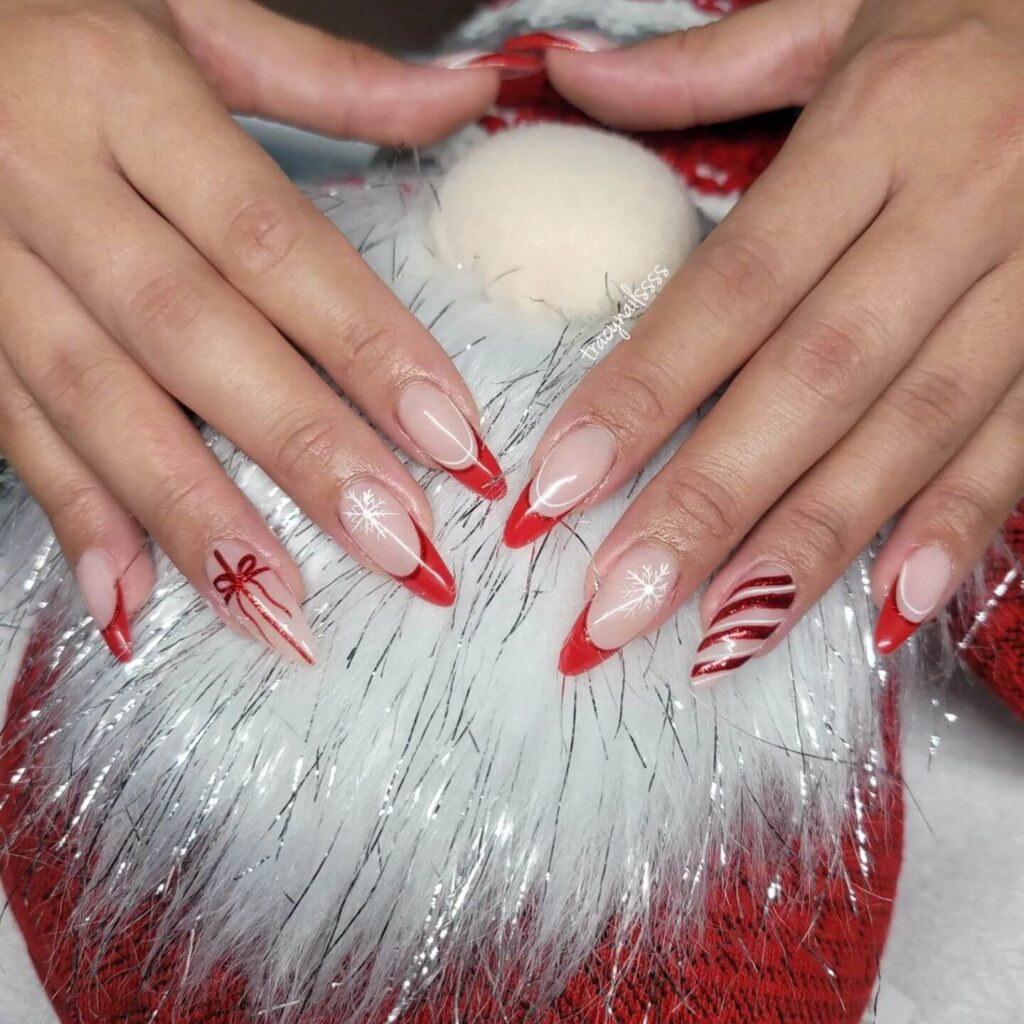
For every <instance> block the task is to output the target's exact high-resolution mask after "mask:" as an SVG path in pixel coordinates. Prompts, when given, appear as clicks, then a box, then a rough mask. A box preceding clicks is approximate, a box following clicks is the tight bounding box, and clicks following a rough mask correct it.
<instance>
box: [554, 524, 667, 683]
mask: <svg viewBox="0 0 1024 1024" xmlns="http://www.w3.org/2000/svg"><path fill="white" fill-rule="evenodd" d="M678 578H679V563H678V562H677V561H676V559H675V556H674V555H672V554H671V552H669V551H667V550H666V549H665V548H662V547H659V546H657V545H654V544H639V545H637V546H636V547H634V548H630V549H629V550H628V551H627V552H626V553H625V554H624V555H622V557H621V558H619V560H618V561H617V562H616V563H615V564H614V565H613V566H612V568H611V569H610V570H609V571H608V574H607V575H606V576H605V578H604V579H603V580H602V581H601V583H600V585H599V586H598V588H597V593H596V594H595V595H594V597H593V599H592V600H591V601H590V602H589V603H588V604H587V606H586V607H585V608H584V609H583V611H582V612H581V613H580V616H579V618H578V619H577V620H576V623H575V625H574V626H573V627H572V630H571V631H570V632H569V636H568V637H566V640H565V643H564V644H563V645H562V653H561V655H560V657H559V660H558V668H559V671H561V672H562V673H564V674H565V675H567V676H576V675H579V674H580V673H582V672H586V671H587V670H588V669H591V668H594V667H595V666H596V665H600V664H601V662H602V661H607V659H608V658H610V657H611V656H612V655H613V654H615V652H616V651H618V650H621V649H622V648H623V647H625V646H626V644H628V643H629V641H630V640H633V639H634V638H635V637H638V636H639V635H640V634H641V633H643V632H645V631H646V630H647V629H648V627H649V626H650V625H651V623H652V622H654V621H655V619H657V618H658V616H659V615H660V614H661V613H662V612H663V611H664V609H665V606H666V604H667V603H668V601H669V600H670V598H671V596H672V592H673V591H674V590H675V586H676V580H677V579H678Z"/></svg>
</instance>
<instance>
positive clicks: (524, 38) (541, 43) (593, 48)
mask: <svg viewBox="0 0 1024 1024" xmlns="http://www.w3.org/2000/svg"><path fill="white" fill-rule="evenodd" d="M618 45H619V44H618V43H617V42H615V40H614V39H609V38H608V37H607V36H603V35H601V34H600V33H599V32H573V31H567V30H564V29H558V30H555V31H549V32H527V33H526V34H525V35H521V36H514V37H513V38H512V39H506V40H505V44H504V46H503V47H502V49H504V50H505V51H506V52H507V53H543V51H544V50H575V51H577V52H578V53H597V52H598V51H600V50H615V49H618Z"/></svg>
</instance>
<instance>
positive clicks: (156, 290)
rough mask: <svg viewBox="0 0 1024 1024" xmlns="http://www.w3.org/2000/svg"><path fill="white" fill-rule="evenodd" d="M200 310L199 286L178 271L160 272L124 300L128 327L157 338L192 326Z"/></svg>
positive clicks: (201, 304)
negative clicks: (129, 325)
mask: <svg viewBox="0 0 1024 1024" xmlns="http://www.w3.org/2000/svg"><path fill="white" fill-rule="evenodd" d="M202 309H203V299H202V295H201V289H200V287H199V285H198V284H197V283H196V282H195V281H194V280H192V279H191V278H190V277H189V276H187V275H185V274H183V273H182V272H181V271H178V270H163V271H161V272H160V273H159V274H157V275H156V276H154V277H151V278H149V279H148V280H146V281H145V282H143V284H142V285H140V286H139V287H137V288H136V289H135V290H134V291H133V292H132V294H131V295H130V297H129V298H128V300H127V312H128V315H129V318H130V320H131V323H132V325H133V326H134V327H138V328H141V329H143V330H144V331H146V332H147V333H155V334H157V335H161V334H173V335H175V336H179V335H180V333H181V332H183V331H185V330H187V329H188V328H189V327H190V326H191V325H192V324H194V323H195V321H196V320H197V318H198V317H199V315H200V313H201V312H202ZM176 340H180V337H176Z"/></svg>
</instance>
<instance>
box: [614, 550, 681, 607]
mask: <svg viewBox="0 0 1024 1024" xmlns="http://www.w3.org/2000/svg"><path fill="white" fill-rule="evenodd" d="M671 576H672V570H671V569H670V568H669V566H668V563H667V562H662V563H661V565H659V566H658V567H657V568H655V566H653V565H645V566H644V567H643V568H642V569H641V570H640V571H639V572H635V571H633V570H632V569H631V570H630V571H629V572H628V573H627V574H626V579H627V580H628V581H629V582H628V583H627V584H626V587H625V589H624V590H623V591H622V596H623V597H624V598H625V599H626V601H625V604H624V605H623V608H624V609H625V611H626V618H629V617H631V616H633V615H637V614H639V613H647V612H651V611H653V610H654V609H655V608H657V607H658V605H660V604H661V603H662V602H663V601H664V600H665V598H666V597H668V589H669V584H670V581H671Z"/></svg>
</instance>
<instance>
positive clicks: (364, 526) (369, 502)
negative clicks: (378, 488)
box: [345, 488, 395, 537]
mask: <svg viewBox="0 0 1024 1024" xmlns="http://www.w3.org/2000/svg"><path fill="white" fill-rule="evenodd" d="M347 500H348V508H346V509H345V518H346V519H347V520H348V521H349V524H350V525H351V527H352V529H353V530H354V531H355V532H356V533H369V534H374V535H376V536H377V537H387V536H389V535H390V533H391V531H390V530H388V528H387V527H386V526H384V525H383V523H382V522H381V520H382V519H387V518H388V517H389V516H393V515H395V511H394V510H393V509H389V508H388V506H387V501H386V500H385V499H384V498H382V497H381V496H380V495H379V494H375V493H374V492H373V491H372V490H370V489H369V488H367V489H366V490H364V491H363V492H362V493H361V494H350V495H348V498H347Z"/></svg>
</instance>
